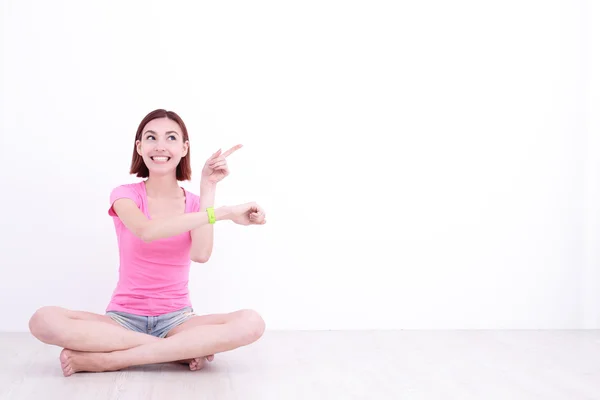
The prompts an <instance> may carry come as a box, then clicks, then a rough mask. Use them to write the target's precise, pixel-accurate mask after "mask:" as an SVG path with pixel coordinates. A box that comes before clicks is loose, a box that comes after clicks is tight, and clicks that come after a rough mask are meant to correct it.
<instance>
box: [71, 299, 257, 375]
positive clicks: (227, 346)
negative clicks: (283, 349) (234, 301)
mask: <svg viewBox="0 0 600 400" xmlns="http://www.w3.org/2000/svg"><path fill="white" fill-rule="evenodd" d="M193 320H194V319H192V321H193ZM192 321H188V322H189V323H188V322H186V323H184V324H182V325H180V327H178V328H179V329H177V331H175V330H174V332H173V333H172V335H170V336H168V337H167V338H165V339H162V340H159V341H155V342H153V343H148V344H143V345H141V346H137V347H133V348H130V349H128V350H121V351H114V352H111V353H85V352H78V351H70V350H65V351H63V353H62V354H61V363H63V366H64V367H63V371H64V374H65V376H69V375H71V374H73V373H75V372H78V371H91V372H99V371H116V370H120V369H123V368H128V367H131V366H136V365H144V364H156V363H164V362H172V361H177V360H187V359H193V358H199V357H206V356H208V355H211V354H216V353H220V352H224V351H229V350H233V349H236V348H238V347H241V346H245V345H249V344H251V343H253V342H255V341H256V340H258V339H259V338H260V337H261V336H262V334H263V332H264V329H265V323H264V321H263V319H262V318H261V317H260V315H258V314H257V313H256V312H255V311H252V310H242V311H239V312H238V313H237V314H236V315H235V318H233V319H231V320H228V321H226V322H224V323H221V324H210V325H198V326H194V325H195V323H192ZM196 321H198V320H196ZM213 322H217V321H213ZM186 324H187V327H185V326H184V325H186Z"/></svg>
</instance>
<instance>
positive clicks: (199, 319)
mask: <svg viewBox="0 0 600 400" xmlns="http://www.w3.org/2000/svg"><path fill="white" fill-rule="evenodd" d="M240 147H241V145H237V146H234V147H233V148H231V149H229V150H227V151H226V152H224V153H221V150H219V151H217V152H216V153H214V154H213V155H212V156H211V157H210V158H209V159H208V160H207V161H206V163H205V165H204V168H203V169H202V178H201V183H200V195H199V196H197V195H195V194H193V193H191V192H189V191H187V190H185V189H184V188H182V187H180V186H179V184H178V181H183V180H189V179H190V178H191V167H190V148H189V138H188V132H187V129H186V126H185V124H184V123H183V121H182V120H181V118H180V117H179V116H178V115H177V114H176V113H174V112H172V111H166V110H162V109H159V110H155V111H152V112H151V113H149V114H148V115H147V116H146V117H145V118H144V119H143V120H142V121H141V123H140V125H139V127H138V130H137V133H136V137H135V145H134V149H133V158H132V163H131V169H130V172H131V173H132V174H136V176H137V177H140V178H147V179H146V180H142V181H140V182H138V183H134V184H125V185H121V186H118V187H116V188H115V189H114V190H113V191H112V192H111V195H110V207H109V209H108V214H109V215H110V216H111V217H112V218H113V222H114V226H115V230H116V235H117V239H118V240H117V242H118V245H119V259H120V267H119V280H118V283H117V287H116V288H115V290H114V292H113V295H112V298H111V300H110V303H109V305H108V307H107V309H106V313H105V314H104V315H101V314H94V313H90V312H85V311H73V310H68V309H64V308H61V307H43V308H41V309H39V310H37V311H36V312H35V314H34V315H33V316H32V317H31V320H30V321H29V329H30V331H31V333H32V334H33V335H34V336H35V337H36V338H38V339H39V340H41V341H42V342H44V343H47V344H52V345H56V346H60V347H63V348H64V349H63V350H62V352H61V354H60V362H61V366H62V369H63V374H64V375H65V376H69V375H72V374H73V373H75V372H79V371H91V372H99V371H115V370H120V369H123V368H127V367H130V366H135V365H144V364H153V363H163V362H173V361H177V362H183V363H187V364H189V367H190V369H191V370H198V369H201V368H202V367H203V366H204V364H205V362H206V360H208V361H212V359H213V357H214V356H213V355H214V354H216V353H219V352H223V351H228V350H232V349H235V348H238V347H240V346H245V345H248V344H250V343H253V342H255V341H256V340H258V339H259V338H260V337H261V336H262V334H263V332H264V329H265V324H264V321H263V320H262V318H261V317H260V315H258V314H257V313H256V312H255V311H253V310H240V311H236V312H232V313H228V314H215V315H204V316H197V315H195V314H194V313H193V309H192V305H191V303H190V298H189V292H188V286H187V282H188V277H189V269H190V264H191V261H195V262H200V263H204V262H206V261H207V260H208V259H209V258H210V255H211V252H212V247H213V225H214V224H215V223H216V222H217V221H224V220H231V221H233V222H235V223H236V224H240V225H262V224H264V223H265V222H266V220H265V213H264V211H263V209H262V208H261V207H259V206H258V205H257V204H255V203H246V204H240V205H237V206H227V207H219V208H214V207H213V206H214V199H215V189H216V184H217V183H218V182H219V181H221V180H222V179H223V178H224V177H226V176H227V175H228V174H229V169H228V166H227V160H226V159H227V157H228V156H229V155H231V154H232V153H233V152H235V151H236V150H238V149H239V148H240Z"/></svg>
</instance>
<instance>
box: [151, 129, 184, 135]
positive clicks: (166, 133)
mask: <svg viewBox="0 0 600 400" xmlns="http://www.w3.org/2000/svg"><path fill="white" fill-rule="evenodd" d="M148 133H153V134H155V135H157V133H156V132H154V131H153V130H148V131H146V132H144V135H146V134H148ZM169 133H174V134H176V135H177V136H180V135H179V133H177V132H175V131H168V132H165V135H168V134H169Z"/></svg>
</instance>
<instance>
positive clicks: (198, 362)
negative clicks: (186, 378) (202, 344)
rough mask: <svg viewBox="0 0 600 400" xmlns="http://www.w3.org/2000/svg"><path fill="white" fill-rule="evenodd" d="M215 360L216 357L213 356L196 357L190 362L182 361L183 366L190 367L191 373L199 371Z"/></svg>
mask: <svg viewBox="0 0 600 400" xmlns="http://www.w3.org/2000/svg"><path fill="white" fill-rule="evenodd" d="M214 359H215V356H214V355H213V354H211V355H209V356H206V357H196V358H192V359H190V360H183V361H181V364H188V365H189V366H190V371H198V370H201V369H202V368H204V366H205V365H206V361H208V362H211V361H212V360H214Z"/></svg>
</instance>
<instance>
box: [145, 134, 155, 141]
mask: <svg viewBox="0 0 600 400" xmlns="http://www.w3.org/2000/svg"><path fill="white" fill-rule="evenodd" d="M150 139H152V140H154V136H153V135H148V136H146V140H150Z"/></svg>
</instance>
